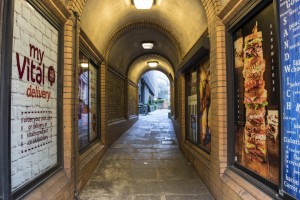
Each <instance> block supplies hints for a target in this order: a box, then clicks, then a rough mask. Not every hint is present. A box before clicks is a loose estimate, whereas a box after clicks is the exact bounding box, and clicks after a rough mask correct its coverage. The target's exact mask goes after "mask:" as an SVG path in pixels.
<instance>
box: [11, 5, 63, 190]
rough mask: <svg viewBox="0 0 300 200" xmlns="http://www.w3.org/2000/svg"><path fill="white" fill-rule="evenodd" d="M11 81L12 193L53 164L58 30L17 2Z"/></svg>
mask: <svg viewBox="0 0 300 200" xmlns="http://www.w3.org/2000/svg"><path fill="white" fill-rule="evenodd" d="M14 13H15V14H14V25H13V52H12V67H11V69H12V77H11V85H12V86H11V188H12V191H16V190H18V189H19V188H21V187H22V186H24V185H26V184H27V183H30V182H31V181H33V180H34V179H35V178H37V177H38V176H40V175H41V174H43V173H44V172H46V171H47V170H49V169H51V168H52V167H54V166H55V165H56V164H57V161H58V160H57V65H58V30H57V29H56V28H55V27H54V26H53V25H51V24H50V23H49V22H48V21H47V19H45V18H44V17H43V16H42V15H41V14H40V13H39V12H37V11H36V10H35V9H34V8H33V7H32V6H31V5H30V4H29V3H28V2H26V1H25V0H15V10H14Z"/></svg>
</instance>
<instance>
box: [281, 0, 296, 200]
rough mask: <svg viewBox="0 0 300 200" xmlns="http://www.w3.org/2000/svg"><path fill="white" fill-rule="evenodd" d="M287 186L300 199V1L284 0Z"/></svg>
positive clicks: (284, 100) (283, 122)
mask: <svg viewBox="0 0 300 200" xmlns="http://www.w3.org/2000/svg"><path fill="white" fill-rule="evenodd" d="M279 16H280V46H281V67H282V70H281V72H282V133H283V146H282V150H283V155H284V157H283V174H282V177H283V180H282V181H283V190H284V192H285V193H287V194H289V195H291V196H293V197H295V198H297V199H300V1H299V0H280V1H279Z"/></svg>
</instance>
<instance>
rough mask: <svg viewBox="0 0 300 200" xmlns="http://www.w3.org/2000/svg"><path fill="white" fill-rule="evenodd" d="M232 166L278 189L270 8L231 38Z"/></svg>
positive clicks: (276, 88) (274, 59)
mask: <svg viewBox="0 0 300 200" xmlns="http://www.w3.org/2000/svg"><path fill="white" fill-rule="evenodd" d="M233 45H234V50H235V55H234V56H235V66H234V68H235V76H234V77H235V80H234V81H235V162H236V163H238V164H239V165H241V166H242V167H244V168H247V169H248V170H250V171H252V172H253V173H256V174H257V175H259V176H261V177H263V178H264V179H266V180H268V181H270V182H272V183H274V184H276V185H278V184H279V169H280V159H279V158H280V134H279V133H280V132H279V120H278V113H279V111H278V109H279V106H278V105H279V93H278V92H279V81H278V61H277V58H278V52H277V43H276V33H275V22H274V13H273V5H270V6H268V7H267V8H265V9H264V10H263V11H262V12H260V13H259V14H258V15H256V16H254V17H253V18H252V19H251V20H249V21H248V22H247V23H245V24H244V25H243V26H242V27H241V28H240V29H239V30H238V31H237V32H236V33H235V34H234V44H233Z"/></svg>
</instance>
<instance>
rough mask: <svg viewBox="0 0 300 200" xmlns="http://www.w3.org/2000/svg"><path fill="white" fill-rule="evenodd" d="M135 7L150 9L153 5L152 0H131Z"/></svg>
mask: <svg viewBox="0 0 300 200" xmlns="http://www.w3.org/2000/svg"><path fill="white" fill-rule="evenodd" d="M133 3H134V5H135V7H136V8H137V9H150V8H151V7H152V5H153V0H133Z"/></svg>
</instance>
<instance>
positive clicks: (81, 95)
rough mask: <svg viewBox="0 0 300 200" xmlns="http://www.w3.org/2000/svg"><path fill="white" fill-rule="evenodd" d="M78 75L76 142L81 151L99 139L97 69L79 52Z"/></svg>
mask: <svg viewBox="0 0 300 200" xmlns="http://www.w3.org/2000/svg"><path fill="white" fill-rule="evenodd" d="M79 62H80V63H79V73H78V141H79V149H80V150H83V149H85V148H86V147H87V146H89V144H90V143H92V142H93V141H95V140H96V139H97V138H99V137H100V136H99V133H98V132H99V131H98V123H97V122H98V121H99V119H98V116H99V114H98V106H97V105H98V78H97V77H98V68H97V67H96V66H95V64H94V63H93V62H92V61H91V60H90V59H88V57H86V56H85V55H84V54H83V53H82V52H81V51H80V53H79Z"/></svg>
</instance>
